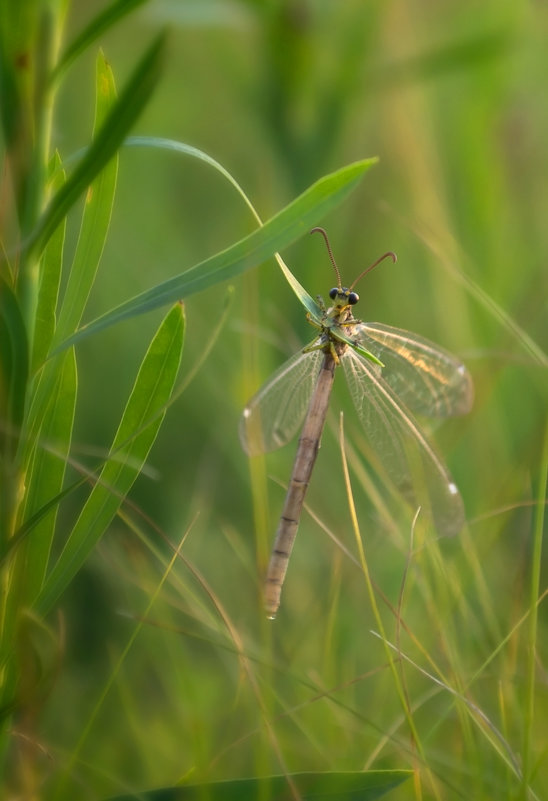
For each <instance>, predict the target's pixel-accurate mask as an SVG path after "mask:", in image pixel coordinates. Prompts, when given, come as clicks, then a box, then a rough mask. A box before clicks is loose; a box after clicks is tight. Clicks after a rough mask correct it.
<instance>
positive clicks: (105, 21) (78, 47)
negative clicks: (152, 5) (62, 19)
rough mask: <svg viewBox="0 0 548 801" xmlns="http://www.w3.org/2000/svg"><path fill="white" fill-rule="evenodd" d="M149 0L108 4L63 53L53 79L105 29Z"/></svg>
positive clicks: (126, 0)
mask: <svg viewBox="0 0 548 801" xmlns="http://www.w3.org/2000/svg"><path fill="white" fill-rule="evenodd" d="M146 2H147V0H116V2H115V3H112V4H111V5H109V6H107V7H106V8H105V10H104V11H103V12H102V13H101V14H98V15H97V16H96V17H94V18H93V19H92V21H91V22H90V23H89V25H87V27H86V28H84V30H83V31H82V32H81V33H80V34H79V35H78V36H77V37H76V39H75V40H74V41H73V42H72V44H70V45H69V46H68V47H67V49H66V50H65V52H64V53H63V55H62V57H61V59H60V61H59V63H58V65H57V67H56V68H55V70H54V72H53V74H52V76H51V80H52V81H56V80H57V79H58V78H59V77H60V76H61V75H62V74H63V73H64V72H65V71H66V70H67V69H68V67H69V66H70V65H71V64H72V62H73V61H74V60H75V59H77V58H78V56H79V55H81V54H82V53H83V52H84V51H85V50H87V48H88V47H89V46H90V45H91V44H92V43H93V42H95V41H96V40H97V39H98V38H99V37H100V36H101V35H102V34H103V33H105V31H108V30H109V28H112V26H113V25H115V24H116V23H117V22H119V21H120V20H121V19H123V17H125V16H127V14H129V13H130V12H132V11H134V10H135V9H136V8H139V6H142V5H143V4H144V3H146Z"/></svg>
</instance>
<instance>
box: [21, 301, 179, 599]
mask: <svg viewBox="0 0 548 801" xmlns="http://www.w3.org/2000/svg"><path fill="white" fill-rule="evenodd" d="M183 334H184V317H183V309H182V306H181V305H180V304H177V305H176V306H175V307H174V308H173V309H171V311H170V312H169V313H168V315H167V316H166V318H165V319H164V320H163V322H162V324H161V325H160V328H159V329H158V331H157V333H156V335H155V336H154V339H153V340H152V342H151V344H150V347H149V349H148V351H147V353H146V355H145V358H144V359H143V362H142V364H141V367H140V369H139V373H138V375H137V378H136V380H135V384H134V387H133V390H132V392H131V395H130V397H129V400H128V402H127V405H126V408H125V410H124V413H123V415H122V420H121V422H120V425H119V427H118V431H117V432H116V435H115V437H114V441H113V443H112V447H111V450H110V457H109V460H108V461H107V462H106V464H105V465H104V467H103V469H102V470H101V473H100V475H99V478H98V480H97V483H96V484H95V486H94V488H93V490H92V491H91V493H90V495H89V497H88V499H87V501H86V503H85V505H84V507H83V509H82V511H81V513H80V516H79V518H78V520H77V521H76V523H75V525H74V528H73V530H72V531H71V533H70V535H69V538H68V540H67V542H66V545H65V547H64V549H63V551H62V553H61V555H60V557H59V559H58V560H57V562H56V564H55V566H54V568H53V569H52V571H51V573H50V574H49V575H48V577H47V579H46V582H45V584H44V588H43V591H42V592H41V593H40V596H39V598H38V600H37V603H36V606H37V608H38V611H39V612H40V613H42V614H45V613H46V612H47V611H48V610H49V609H51V607H52V605H53V604H54V603H55V601H56V600H57V599H58V598H59V596H60V595H61V593H62V592H63V591H64V589H65V588H66V587H67V585H68V584H69V582H70V581H71V580H72V578H73V577H74V576H75V575H76V573H77V572H78V570H79V569H80V567H81V566H82V565H83V564H84V562H85V560H86V559H87V557H88V555H89V553H90V551H91V550H92V548H93V547H94V546H95V545H96V544H97V542H98V541H99V540H100V538H101V537H102V535H103V534H104V532H105V531H106V529H107V527H108V526H109V524H110V523H111V521H112V519H113V518H114V516H115V514H116V512H117V511H118V509H119V507H120V505H121V504H122V502H123V500H124V498H125V496H126V495H127V493H128V492H129V490H130V488H131V486H132V484H133V482H134V481H135V479H136V478H137V476H138V475H139V472H140V470H141V468H142V466H143V464H144V463H145V460H146V458H147V455H148V452H149V450H150V448H151V447H152V444H153V442H154V440H155V439H156V435H157V433H158V431H159V428H160V425H161V423H162V420H163V417H164V415H165V409H166V404H167V402H168V400H169V398H170V396H171V393H172V391H173V386H174V384H175V379H176V377H177V372H178V370H179V364H180V360H181V352H182V347H183Z"/></svg>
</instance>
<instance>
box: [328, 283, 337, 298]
mask: <svg viewBox="0 0 548 801" xmlns="http://www.w3.org/2000/svg"><path fill="white" fill-rule="evenodd" d="M338 294H339V290H338V289H337V287H336V286H334V287H333V289H330V290H329V297H330V298H331V300H335V298H336V297H337V295H338Z"/></svg>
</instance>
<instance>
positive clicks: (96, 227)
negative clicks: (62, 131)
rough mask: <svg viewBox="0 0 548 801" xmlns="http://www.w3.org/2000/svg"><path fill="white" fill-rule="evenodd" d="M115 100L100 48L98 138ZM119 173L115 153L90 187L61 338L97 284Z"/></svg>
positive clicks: (58, 337)
mask: <svg viewBox="0 0 548 801" xmlns="http://www.w3.org/2000/svg"><path fill="white" fill-rule="evenodd" d="M115 102H116V87H115V85H114V76H113V74H112V69H111V68H110V65H109V64H108V63H107V62H106V60H105V57H104V55H103V54H102V53H101V52H100V53H99V54H98V56H97V63H96V84H95V122H94V126H93V138H94V139H95V138H96V137H97V136H98V134H99V131H100V130H101V128H102V126H103V125H105V124H107V120H108V116H109V113H110V112H111V110H112V109H113V108H114V107H115ZM117 173H118V155H115V156H114V157H113V158H112V159H111V160H110V161H109V162H108V164H107V165H106V166H105V167H104V169H103V170H101V172H100V174H99V175H98V176H97V178H96V179H95V180H94V182H93V183H92V184H91V185H90V186H89V188H88V190H87V193H86V202H85V205H84V212H83V215H82V224H81V227H80V234H79V237H78V244H77V246H76V252H75V254H74V260H73V263H72V267H71V270H70V274H69V277H68V283H67V287H66V290H65V295H64V298H63V305H62V307H61V313H60V315H59V323H58V326H57V332H56V341H57V342H59V341H60V340H61V339H62V338H64V337H66V336H68V335H69V334H70V333H71V332H72V331H74V330H75V329H76V327H77V326H78V323H79V322H80V318H81V316H82V314H83V311H84V308H85V305H86V302H87V299H88V297H89V293H90V291H91V288H92V286H93V282H94V280H95V276H96V274H97V269H98V267H99V262H100V260H101V255H102V253H103V248H104V246H105V242H106V238H107V234H108V229H109V225H110V219H111V215H112V208H113V205H114V193H115V190H116V177H117Z"/></svg>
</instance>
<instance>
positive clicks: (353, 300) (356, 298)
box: [348, 292, 360, 306]
mask: <svg viewBox="0 0 548 801" xmlns="http://www.w3.org/2000/svg"><path fill="white" fill-rule="evenodd" d="M359 299H360V296H359V295H358V293H357V292H350V293H349V295H348V302H349V303H350V305H351V306H354V304H355V303H357V302H358V301H359Z"/></svg>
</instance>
